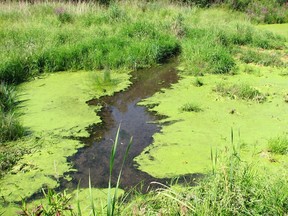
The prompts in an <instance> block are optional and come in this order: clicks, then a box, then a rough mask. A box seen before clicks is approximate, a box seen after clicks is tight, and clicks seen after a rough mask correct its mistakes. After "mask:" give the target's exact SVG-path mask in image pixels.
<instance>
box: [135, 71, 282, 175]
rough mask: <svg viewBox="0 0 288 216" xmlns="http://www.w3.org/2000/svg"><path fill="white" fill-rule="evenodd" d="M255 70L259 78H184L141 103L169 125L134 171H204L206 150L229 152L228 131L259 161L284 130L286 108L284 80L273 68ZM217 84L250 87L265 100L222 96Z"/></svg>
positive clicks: (208, 162)
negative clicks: (269, 145) (268, 142)
mask: <svg viewBox="0 0 288 216" xmlns="http://www.w3.org/2000/svg"><path fill="white" fill-rule="evenodd" d="M255 68H257V66H255ZM258 69H259V70H260V71H261V72H260V74H259V73H257V74H244V73H240V74H239V75H234V76H220V75H205V76H204V77H200V78H197V77H191V76H190V77H183V79H182V80H181V81H179V83H178V84H175V85H173V87H172V89H166V90H164V92H161V93H158V94H155V95H154V96H153V97H151V98H148V99H146V100H145V101H144V102H142V103H141V104H143V105H147V106H152V107H153V108H152V109H151V110H152V111H156V112H157V113H159V114H160V115H164V116H167V118H166V119H164V120H162V121H163V122H172V123H171V124H168V125H167V126H164V127H163V128H162V130H161V133H157V134H155V135H154V136H153V138H154V142H153V144H152V145H150V146H149V147H147V148H146V149H145V151H144V152H142V154H141V155H140V156H138V157H137V158H136V161H137V163H138V164H139V168H140V169H141V170H142V171H145V172H148V173H150V174H151V175H153V176H155V177H164V176H165V177H167V176H170V177H172V176H177V175H182V174H185V173H198V172H207V171H209V170H210V168H211V160H210V151H211V149H213V150H214V151H215V149H216V148H217V149H218V150H223V149H225V148H224V147H225V146H226V147H228V148H232V146H229V145H230V143H231V138H230V135H231V134H230V131H231V128H232V129H233V131H234V134H235V135H234V136H235V138H237V143H238V142H240V144H241V147H242V148H243V150H244V151H245V152H246V154H247V155H250V156H251V155H255V157H257V156H258V158H260V157H261V152H263V151H265V150H266V149H267V141H268V139H270V138H272V137H276V136H278V135H281V134H283V133H287V132H288V131H287V125H288V104H287V102H285V100H284V96H285V95H286V94H287V92H288V85H287V83H288V77H284V76H281V75H280V70H278V69H275V68H264V67H259V68H258ZM199 80H200V81H199ZM197 83H202V84H203V85H202V86H199V85H197ZM219 83H220V85H228V84H230V85H235V84H236V85H238V84H239V85H241V84H243V85H244V84H245V85H249V86H252V87H254V88H255V89H257V90H258V91H259V92H262V93H263V94H264V95H265V97H266V101H264V102H262V103H259V102H258V101H255V100H244V99H239V98H236V97H234V98H233V97H232V98H231V97H228V96H222V95H221V94H219V93H218V92H215V90H213V89H215V87H216V86H217V85H219ZM153 105H154V106H153ZM185 106H186V107H187V106H188V107H192V108H193V107H197V108H198V109H197V110H196V109H195V108H194V110H193V109H192V108H191V109H185ZM195 110H196V111H195ZM145 152H149V154H145ZM151 158H153V160H152V159H151ZM263 160H265V158H263Z"/></svg>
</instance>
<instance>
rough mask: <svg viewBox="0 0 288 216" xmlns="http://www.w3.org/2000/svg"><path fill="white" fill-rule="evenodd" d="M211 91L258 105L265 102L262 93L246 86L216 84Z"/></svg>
mask: <svg viewBox="0 0 288 216" xmlns="http://www.w3.org/2000/svg"><path fill="white" fill-rule="evenodd" d="M213 90H214V91H215V92H218V93H219V94H221V95H222V96H227V97H229V98H231V99H242V100H251V101H256V102H258V103H263V102H264V101H265V100H266V96H265V95H264V94H263V93H261V92H260V91H259V90H258V89H255V88H254V87H251V86H249V85H247V84H234V85H225V84H223V83H218V84H217V85H216V86H215V88H214V89H213Z"/></svg>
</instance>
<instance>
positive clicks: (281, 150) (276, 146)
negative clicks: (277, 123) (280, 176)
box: [268, 135, 288, 155]
mask: <svg viewBox="0 0 288 216" xmlns="http://www.w3.org/2000/svg"><path fill="white" fill-rule="evenodd" d="M268 150H269V151H270V152H272V153H275V154H281V155H285V154H288V137H287V135H283V136H278V137H276V138H272V139H270V140H268Z"/></svg>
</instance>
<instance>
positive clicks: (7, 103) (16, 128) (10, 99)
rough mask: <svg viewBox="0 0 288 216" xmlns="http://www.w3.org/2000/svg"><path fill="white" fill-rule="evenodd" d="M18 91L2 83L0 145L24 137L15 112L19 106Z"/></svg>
mask: <svg viewBox="0 0 288 216" xmlns="http://www.w3.org/2000/svg"><path fill="white" fill-rule="evenodd" d="M18 103H19V102H18V100H17V94H16V90H15V88H14V87H13V86H9V85H7V84H5V83H4V82H2V83H1V84H0V143H1V144H2V143H4V142H6V141H10V140H16V139H18V138H20V137H22V136H23V135H24V128H23V127H22V125H21V124H20V123H19V121H18V119H17V117H18V115H17V114H16V112H15V110H16V107H17V105H18Z"/></svg>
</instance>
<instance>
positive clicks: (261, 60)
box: [240, 50, 285, 67]
mask: <svg viewBox="0 0 288 216" xmlns="http://www.w3.org/2000/svg"><path fill="white" fill-rule="evenodd" d="M240 60H241V61H243V62H245V63H247V64H248V63H256V64H260V65H264V66H276V67H283V66H285V64H284V62H283V61H282V60H281V56H280V55H279V54H277V53H264V52H259V51H253V50H247V51H242V52H241V57H240Z"/></svg>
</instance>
